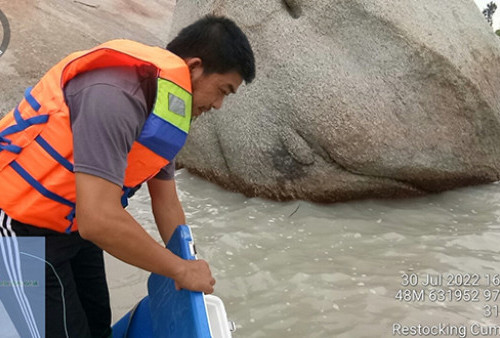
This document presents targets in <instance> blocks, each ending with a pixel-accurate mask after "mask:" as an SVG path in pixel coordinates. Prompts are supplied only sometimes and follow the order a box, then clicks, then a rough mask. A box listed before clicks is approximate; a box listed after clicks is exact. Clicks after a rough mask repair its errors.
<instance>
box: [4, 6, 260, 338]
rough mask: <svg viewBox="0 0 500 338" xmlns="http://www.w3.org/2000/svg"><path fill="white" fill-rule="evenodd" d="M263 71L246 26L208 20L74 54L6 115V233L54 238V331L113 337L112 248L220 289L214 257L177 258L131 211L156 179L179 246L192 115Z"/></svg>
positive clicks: (160, 216)
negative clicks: (181, 187) (179, 159)
mask: <svg viewBox="0 0 500 338" xmlns="http://www.w3.org/2000/svg"><path fill="white" fill-rule="evenodd" d="M254 77H255V66H254V57H253V53H252V50H251V47H250V45H249V43H248V40H247V38H246V36H245V35H244V33H243V32H242V31H241V30H240V29H239V28H238V27H237V26H236V25H235V24H234V23H233V22H232V21H230V20H229V19H227V18H219V17H213V16H207V17H205V18H203V19H201V20H199V21H197V22H195V23H194V24H192V25H190V26H188V27H186V28H184V29H183V30H182V31H181V32H180V33H179V35H178V36H177V37H176V38H175V39H174V40H173V41H171V42H170V43H169V44H168V45H167V50H163V49H160V48H156V47H149V46H145V45H142V44H139V43H136V42H132V41H126V40H115V41H111V42H108V43H105V44H103V45H101V46H98V47H96V48H94V49H91V50H89V51H84V52H78V53H74V54H71V55H70V56H68V57H67V58H65V59H64V60H62V61H61V62H60V63H58V64H57V65H56V66H54V67H53V68H52V69H51V70H50V71H49V72H48V73H47V74H46V75H45V76H44V77H43V78H42V79H41V80H40V82H39V83H38V84H37V85H36V86H35V87H33V88H32V89H28V90H27V91H26V92H25V97H24V99H23V100H22V101H21V102H20V104H19V105H18V107H17V108H16V109H14V110H13V111H12V112H10V113H9V114H8V115H7V116H6V117H4V118H3V119H2V120H1V121H0V187H1V188H0V189H1V191H2V193H1V194H0V209H1V211H0V225H1V227H0V232H1V234H2V236H11V238H15V236H44V237H45V243H46V257H45V259H46V262H47V264H46V314H45V315H46V337H67V336H69V337H90V336H92V337H107V336H109V335H110V318H111V316H110V306H109V295H108V290H107V285H106V279H105V274H104V264H103V258H102V250H106V251H107V252H109V253H110V254H112V255H114V256H115V257H117V258H119V259H121V260H123V261H125V262H127V263H129V264H132V265H135V266H137V267H140V268H142V269H145V270H148V271H151V272H155V273H158V274H161V275H164V276H167V277H170V278H172V279H174V280H175V283H176V287H177V288H179V289H180V288H185V289H189V290H195V291H202V292H205V293H211V292H212V291H213V285H214V284H215V280H214V278H213V277H212V275H211V272H210V269H209V267H208V264H207V263H206V262H205V261H203V260H198V261H186V260H183V259H180V258H179V257H177V256H175V255H174V254H172V253H171V252H170V251H168V250H167V249H165V247H164V246H162V245H160V244H158V243H156V241H155V240H154V239H153V238H151V237H150V236H149V235H148V234H147V232H146V231H144V229H143V228H142V227H141V226H140V225H139V224H138V223H137V221H135V220H134V218H133V217H132V216H131V215H130V214H129V213H127V212H126V211H125V210H124V208H123V206H126V204H127V201H126V200H127V197H128V196H129V195H130V194H131V192H133V191H134V190H135V189H136V187H137V186H138V185H139V184H141V183H143V182H146V181H147V183H148V188H149V192H150V196H151V201H152V207H153V213H154V217H155V221H156V224H157V226H158V229H159V231H160V234H161V237H162V239H163V240H164V241H165V242H167V241H168V239H169V238H170V236H171V234H172V233H173V231H174V230H175V228H176V226H177V225H179V224H184V223H185V217H184V212H183V210H182V207H181V204H180V202H179V200H178V198H177V193H176V187H175V181H174V179H173V170H174V157H175V155H176V154H177V152H178V151H179V150H180V148H181V147H182V145H183V144H184V141H185V138H186V136H187V132H188V130H189V124H190V121H191V116H198V115H200V114H202V113H203V112H206V111H208V110H210V109H212V108H215V109H219V108H220V107H221V105H222V102H223V100H224V98H225V96H227V95H229V94H230V93H235V92H236V90H237V89H238V87H239V86H240V84H241V83H242V81H243V80H245V82H246V83H249V82H251V81H252V80H253V78H254ZM191 108H192V109H191ZM0 264H1V263H0ZM63 290H64V293H62V291H63Z"/></svg>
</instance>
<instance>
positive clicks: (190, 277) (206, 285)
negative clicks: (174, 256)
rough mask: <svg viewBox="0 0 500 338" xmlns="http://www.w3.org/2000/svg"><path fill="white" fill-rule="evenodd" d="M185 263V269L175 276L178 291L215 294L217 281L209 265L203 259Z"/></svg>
mask: <svg viewBox="0 0 500 338" xmlns="http://www.w3.org/2000/svg"><path fill="white" fill-rule="evenodd" d="M184 262H185V264H184V269H182V270H180V272H179V273H178V274H176V275H174V276H173V279H174V280H175V288H176V290H180V289H188V290H192V291H201V292H204V293H207V294H209V293H212V292H214V285H215V279H214V278H213V277H212V273H211V272H210V268H209V267H208V263H207V262H205V261H204V260H202V259H199V260H195V261H188V260H186V261H184Z"/></svg>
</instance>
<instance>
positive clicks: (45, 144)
mask: <svg viewBox="0 0 500 338" xmlns="http://www.w3.org/2000/svg"><path fill="white" fill-rule="evenodd" d="M35 141H36V142H37V143H38V144H39V145H40V146H41V147H42V148H43V149H44V150H45V151H46V152H47V153H48V154H49V155H50V156H52V158H53V159H54V160H56V161H57V162H59V163H60V164H61V165H62V166H63V167H64V168H66V169H67V170H68V171H70V172H73V164H72V163H71V162H70V161H68V160H67V159H66V158H65V157H64V156H62V155H61V154H59V153H58V152H57V150H55V149H54V148H52V146H51V145H50V144H49V143H48V142H47V141H46V140H45V139H44V138H43V137H41V136H40V135H38V136H37V137H36V139H35Z"/></svg>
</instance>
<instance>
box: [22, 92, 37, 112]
mask: <svg viewBox="0 0 500 338" xmlns="http://www.w3.org/2000/svg"><path fill="white" fill-rule="evenodd" d="M32 88H33V87H28V88H26V90H25V91H24V99H25V100H26V101H27V102H28V103H29V105H30V106H31V108H33V110H34V111H38V110H40V107H41V105H40V103H38V101H37V100H36V99H35V98H34V97H33V96H32V95H31V89H32Z"/></svg>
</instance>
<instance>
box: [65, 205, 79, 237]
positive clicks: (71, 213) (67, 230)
mask: <svg viewBox="0 0 500 338" xmlns="http://www.w3.org/2000/svg"><path fill="white" fill-rule="evenodd" d="M75 216H76V207H74V208H73V209H71V211H70V213H69V214H68V215H67V216H66V219H67V220H68V221H69V222H70V224H69V226H68V227H67V228H66V230H65V231H64V232H66V233H67V234H69V233H71V228H73V220H74V219H75Z"/></svg>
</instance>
